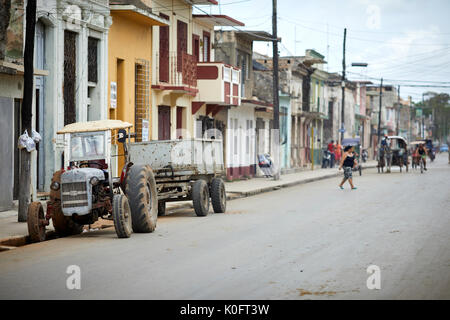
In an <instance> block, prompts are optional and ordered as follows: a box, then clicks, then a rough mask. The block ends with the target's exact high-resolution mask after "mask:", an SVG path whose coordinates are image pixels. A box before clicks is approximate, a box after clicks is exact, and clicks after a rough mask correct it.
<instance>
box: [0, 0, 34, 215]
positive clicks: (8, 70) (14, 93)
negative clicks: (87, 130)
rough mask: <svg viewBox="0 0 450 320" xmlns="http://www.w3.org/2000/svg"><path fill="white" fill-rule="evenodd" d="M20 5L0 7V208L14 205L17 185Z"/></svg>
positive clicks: (15, 0)
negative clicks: (0, 179) (1, 20)
mask: <svg viewBox="0 0 450 320" xmlns="http://www.w3.org/2000/svg"><path fill="white" fill-rule="evenodd" d="M23 9H24V5H23V1H22V0H13V1H11V2H10V4H9V5H6V4H2V7H1V8H0V18H1V19H3V20H4V21H8V22H9V23H7V24H5V23H1V24H0V114H1V116H0V136H1V137H2V138H1V139H0V150H2V152H0V164H1V165H0V172H1V176H2V184H1V186H0V211H3V210H8V209H9V208H11V207H12V206H13V199H17V196H18V189H19V188H18V187H19V185H18V184H19V164H20V158H19V157H20V153H19V150H18V148H17V140H18V138H19V135H20V134H21V123H20V112H21V102H22V97H23V71H24V69H23V68H24V67H23V45H24V32H23V26H24V20H23ZM36 72H38V71H37V70H36ZM34 153H35V152H34Z"/></svg>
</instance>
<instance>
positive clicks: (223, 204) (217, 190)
mask: <svg viewBox="0 0 450 320" xmlns="http://www.w3.org/2000/svg"><path fill="white" fill-rule="evenodd" d="M211 202H212V206H213V209H214V212H215V213H224V212H225V210H226V208H227V195H226V193H225V184H224V183H223V180H222V179H220V178H214V179H212V182H211Z"/></svg>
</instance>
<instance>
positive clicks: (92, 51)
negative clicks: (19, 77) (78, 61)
mask: <svg viewBox="0 0 450 320" xmlns="http://www.w3.org/2000/svg"><path fill="white" fill-rule="evenodd" d="M97 50H98V40H97V39H95V38H92V37H89V39H88V81H89V82H97V76H98V71H97V59H98V57H97Z"/></svg>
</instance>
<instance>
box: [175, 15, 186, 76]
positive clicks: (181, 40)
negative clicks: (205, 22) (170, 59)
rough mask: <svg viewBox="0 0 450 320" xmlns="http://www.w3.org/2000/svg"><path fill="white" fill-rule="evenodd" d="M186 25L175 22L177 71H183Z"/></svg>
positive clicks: (181, 22)
mask: <svg viewBox="0 0 450 320" xmlns="http://www.w3.org/2000/svg"><path fill="white" fill-rule="evenodd" d="M187 38H188V34H187V24H186V23H184V22H183V21H180V20H178V21H177V71H178V72H182V71H183V53H187V47H188V46H187Z"/></svg>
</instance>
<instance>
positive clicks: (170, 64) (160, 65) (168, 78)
mask: <svg viewBox="0 0 450 320" xmlns="http://www.w3.org/2000/svg"><path fill="white" fill-rule="evenodd" d="M155 67H156V80H155V83H154V84H153V85H159V86H170V87H189V88H196V87H197V63H196V58H195V57H194V56H193V55H190V54H187V53H184V52H183V53H182V55H181V56H180V57H179V56H178V54H177V52H163V51H160V52H158V53H157V54H156V63H155Z"/></svg>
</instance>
